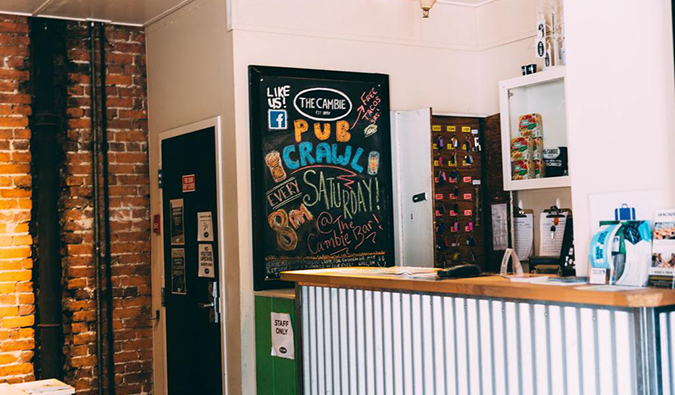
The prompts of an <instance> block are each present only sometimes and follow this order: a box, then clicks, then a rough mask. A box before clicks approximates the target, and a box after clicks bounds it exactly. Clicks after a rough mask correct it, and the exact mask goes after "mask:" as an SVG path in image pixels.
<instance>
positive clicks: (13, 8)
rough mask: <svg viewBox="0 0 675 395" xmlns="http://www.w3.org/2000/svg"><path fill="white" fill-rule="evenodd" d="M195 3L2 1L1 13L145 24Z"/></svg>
mask: <svg viewBox="0 0 675 395" xmlns="http://www.w3.org/2000/svg"><path fill="white" fill-rule="evenodd" d="M191 1H192V0H0V13H15V14H22V15H29V16H41V17H56V18H65V19H93V20H101V21H106V22H113V23H119V24H131V25H146V24H148V23H151V22H153V21H155V20H157V19H159V18H161V17H162V16H164V15H166V14H168V13H170V12H172V11H174V10H176V9H178V8H180V7H182V6H184V5H186V4H187V3H189V2H191Z"/></svg>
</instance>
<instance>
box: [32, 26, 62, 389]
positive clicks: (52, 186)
mask: <svg viewBox="0 0 675 395" xmlns="http://www.w3.org/2000/svg"><path fill="white" fill-rule="evenodd" d="M58 26H59V25H58V24H57V23H56V22H53V21H47V20H44V19H31V25H30V27H31V29H30V40H31V47H32V59H33V68H32V74H33V75H32V80H33V84H34V85H33V87H34V98H33V116H32V117H31V129H32V131H33V136H32V141H31V151H32V155H33V173H34V175H35V184H34V186H33V194H34V196H33V199H34V201H35V203H36V207H35V209H34V212H35V214H36V216H35V217H34V218H35V219H34V225H35V226H36V228H37V229H36V231H37V232H36V234H37V256H36V258H37V265H36V266H37V268H36V273H37V290H36V296H37V321H38V323H37V332H38V333H37V337H38V342H39V348H38V350H37V351H38V358H36V362H37V364H38V369H37V376H38V377H39V378H42V379H46V378H58V379H62V378H63V361H62V356H63V351H62V346H63V328H62V322H61V321H62V319H61V314H62V313H61V298H62V295H61V274H62V273H61V272H62V269H61V255H60V247H61V240H60V236H59V235H60V226H59V209H58V200H59V193H60V185H59V183H60V176H59V167H60V166H58V165H57V164H58V163H59V159H60V158H59V149H60V145H59V144H57V137H56V136H57V134H59V132H60V130H59V127H60V125H61V122H60V117H59V115H58V114H59V112H58V109H57V97H56V95H57V93H56V88H55V78H54V62H55V54H54V52H55V48H58V45H56V38H57V37H61V36H60V35H59V31H58V28H57V27H58ZM62 94H63V95H65V87H63V92H62Z"/></svg>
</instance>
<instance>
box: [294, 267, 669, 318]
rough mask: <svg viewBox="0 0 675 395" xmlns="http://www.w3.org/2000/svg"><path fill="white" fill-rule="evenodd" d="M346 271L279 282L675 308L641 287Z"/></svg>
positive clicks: (306, 273) (302, 274) (664, 294)
mask: <svg viewBox="0 0 675 395" xmlns="http://www.w3.org/2000/svg"><path fill="white" fill-rule="evenodd" d="M358 272H359V269H358V268H351V269H349V270H345V269H344V268H343V269H335V270H298V271H291V272H284V273H282V274H281V279H282V280H284V281H293V282H296V283H298V285H314V286H323V287H339V288H357V289H372V290H388V291H391V290H397V291H412V292H429V293H442V294H453V295H470V296H479V297H486V298H495V299H524V300H535V301H543V302H558V303H574V304H588V305H600V306H613V307H623V308H641V307H647V308H654V307H663V306H671V305H675V290H670V289H658V288H644V289H637V290H634V291H616V292H608V291H594V290H593V291H592V290H588V291H587V290H584V289H583V288H587V287H589V286H588V285H579V286H577V285H573V286H555V285H542V284H532V283H514V282H511V281H510V280H508V279H505V278H502V277H500V276H485V277H474V278H465V279H455V280H427V279H412V278H404V277H399V276H394V275H376V274H359V273H358Z"/></svg>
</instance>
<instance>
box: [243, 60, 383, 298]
mask: <svg viewBox="0 0 675 395" xmlns="http://www.w3.org/2000/svg"><path fill="white" fill-rule="evenodd" d="M249 87H250V91H249V94H250V111H251V113H250V116H251V172H252V173H251V177H252V180H251V181H252V187H253V188H252V193H253V202H252V203H253V254H254V285H255V289H256V290H260V289H268V288H276V287H281V286H287V285H284V284H283V283H281V282H280V281H279V280H278V278H279V273H281V272H282V271H285V270H298V269H314V268H332V267H344V266H391V265H393V263H394V262H393V260H394V258H393V250H394V249H393V219H392V218H393V214H392V195H391V193H392V192H391V190H392V188H391V179H392V177H391V148H390V147H391V145H390V125H389V89H388V88H389V79H388V76H386V75H382V74H363V73H345V72H336V71H319V70H304V69H289V68H273V67H262V66H250V67H249Z"/></svg>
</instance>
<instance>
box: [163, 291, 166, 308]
mask: <svg viewBox="0 0 675 395" xmlns="http://www.w3.org/2000/svg"><path fill="white" fill-rule="evenodd" d="M162 307H166V288H162Z"/></svg>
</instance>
